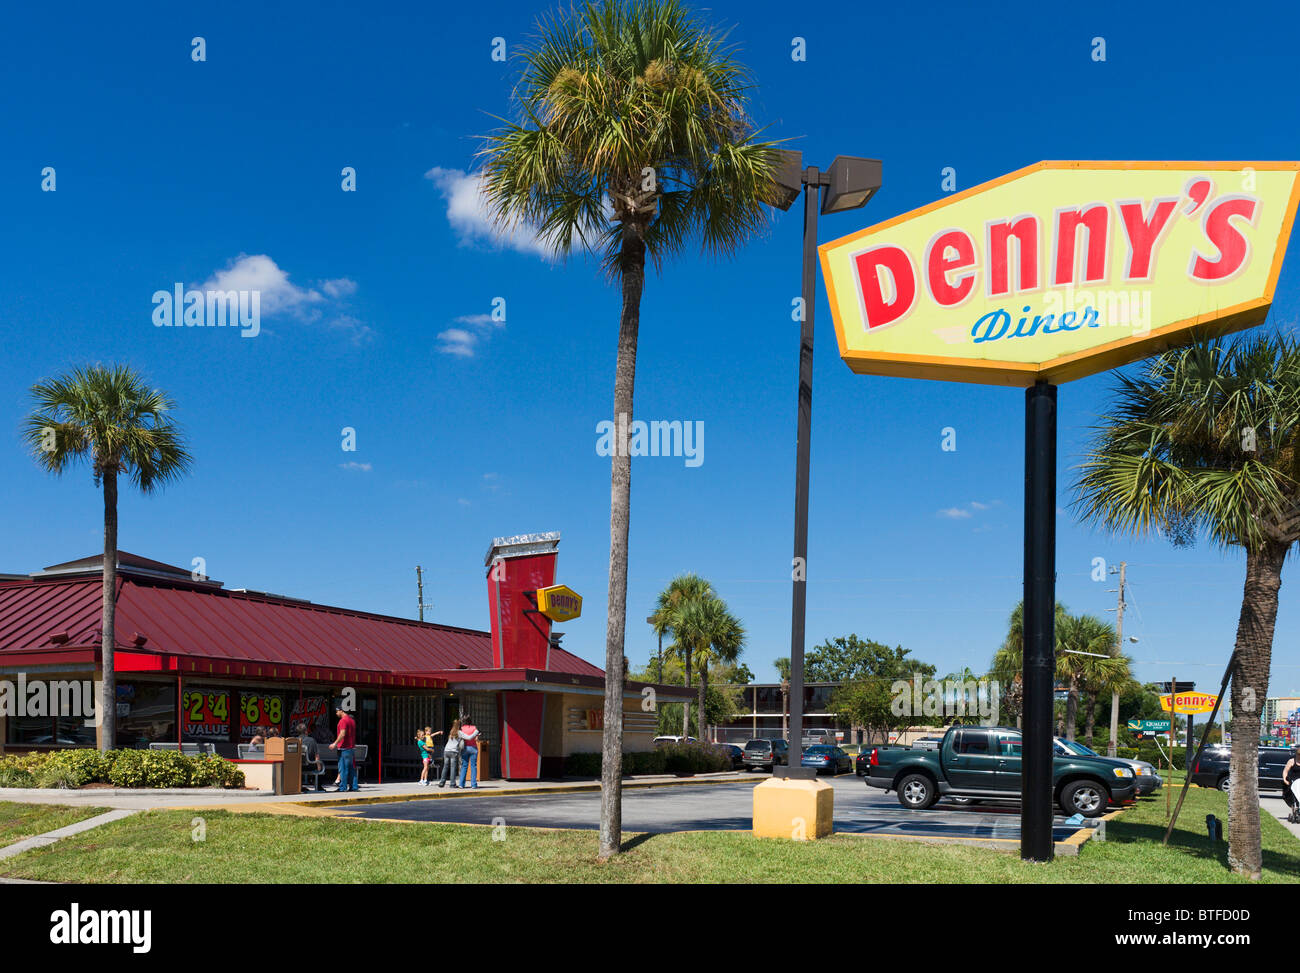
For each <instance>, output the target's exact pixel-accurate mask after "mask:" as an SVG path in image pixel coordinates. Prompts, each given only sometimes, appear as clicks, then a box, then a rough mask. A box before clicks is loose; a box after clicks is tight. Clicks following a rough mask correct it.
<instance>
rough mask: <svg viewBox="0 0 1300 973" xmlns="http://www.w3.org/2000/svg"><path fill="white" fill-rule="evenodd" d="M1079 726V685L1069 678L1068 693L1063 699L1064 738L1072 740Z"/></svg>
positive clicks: (1076, 681) (1075, 680)
mask: <svg viewBox="0 0 1300 973" xmlns="http://www.w3.org/2000/svg"><path fill="white" fill-rule="evenodd" d="M1078 725H1079V684H1078V680H1077V679H1076V678H1075V677H1074V676H1073V675H1071V676H1070V692H1069V694H1068V695H1067V696H1066V697H1065V738H1066V739H1067V740H1073V739H1074V734H1075V727H1077V726H1078Z"/></svg>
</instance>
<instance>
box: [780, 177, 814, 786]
mask: <svg viewBox="0 0 1300 973" xmlns="http://www.w3.org/2000/svg"><path fill="white" fill-rule="evenodd" d="M803 183H804V190H803V294H802V297H803V308H802V311H803V326H802V327H801V328H800V330H799V422H798V432H797V433H796V437H797V438H796V440H795V441H796V443H797V446H796V449H795V486H794V561H793V568H792V576H793V578H794V592H793V597H792V598H791V606H790V758H789V759H790V762H789V763H788V764H787V765H786V770H787V774H786V776H788V777H803V776H807V777H812V776H813V774H812V773H808V774H806V775H805V774H804V773H803V770H804V767H803V650H804V636H805V619H806V615H807V610H808V478H809V468H810V466H811V464H812V382H813V306H814V305H815V303H816V301H817V295H816V286H817V204H818V203H819V201H820V199H819V197H820V196H821V174H820V173H819V172H818V171H817V167H816V166H811V167H809V168H807V169H805V170H804V174H803ZM808 770H810V771H813V768H808ZM796 771H797V772H796ZM813 772H814V773H815V771H813Z"/></svg>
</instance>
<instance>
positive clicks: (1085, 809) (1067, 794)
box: [1061, 780, 1110, 818]
mask: <svg viewBox="0 0 1300 973" xmlns="http://www.w3.org/2000/svg"><path fill="white" fill-rule="evenodd" d="M1109 802H1110V792H1109V791H1107V790H1106V788H1105V787H1103V786H1102V785H1101V784H1099V783H1097V782H1096V781H1095V780H1076V781H1073V782H1072V783H1070V784H1067V785H1066V786H1065V790H1063V791H1062V792H1061V810H1062V811H1064V812H1065V816H1066V817H1070V816H1072V815H1075V814H1082V815H1083V816H1084V817H1085V818H1096V817H1100V816H1101V815H1103V814H1105V813H1106V805H1107V804H1108V803H1109Z"/></svg>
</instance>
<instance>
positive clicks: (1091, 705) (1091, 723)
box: [1083, 693, 1097, 750]
mask: <svg viewBox="0 0 1300 973" xmlns="http://www.w3.org/2000/svg"><path fill="white" fill-rule="evenodd" d="M1084 705H1085V706H1087V707H1088V714H1087V716H1086V717H1084V719H1085V720H1086V721H1087V722H1086V724H1085V726H1084V729H1083V736H1084V739H1086V740H1087V741H1088V749H1089V750H1091V749H1092V731H1093V730H1094V729H1096V727H1097V694H1096V693H1088V694H1087V695H1086V696H1084Z"/></svg>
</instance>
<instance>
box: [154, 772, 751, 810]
mask: <svg viewBox="0 0 1300 973" xmlns="http://www.w3.org/2000/svg"><path fill="white" fill-rule="evenodd" d="M744 781H745V778H744V777H723V778H717V777H714V778H699V777H682V778H676V779H673V780H643V781H638V780H627V781H624V782H623V789H624V790H645V789H649V788H654V787H684V786H696V787H698V786H702V785H709V784H739V783H743V782H744ZM600 788H601V785H600V782H599V781H593V782H591V783H587V784H562V785H560V786H558V787H509V788H490V789H483V788H479V789H478V790H477V791H475V790H474V789H472V788H457V789H456V790H454V791H448V792H446V793H442V794H377V795H375V796H374V797H348V798H342V799H340V800H337V801H330V800H312V801H294V800H286V801H276V802H275V804H276V805H282V806H288V807H335V808H338V807H351V806H358V805H364V804H405V803H408V802H410V801H447V800H457V799H462V798H463V799H465V800H473V799H474V798H486V797H488V796H493V797H540V796H543V795H546V794H590V793H593V792H595V793H599V791H600ZM466 792H468V793H466ZM255 806H256V805H255ZM272 806H273V805H271V804H269V803H268V804H267V807H272ZM186 808H187V809H189V810H204V811H220V810H221V809H222V805H220V804H201V805H192V806H191V805H186ZM169 810H177V808H170V809H169ZM267 813H269V814H274V813H276V812H274V811H268V812H267Z"/></svg>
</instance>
